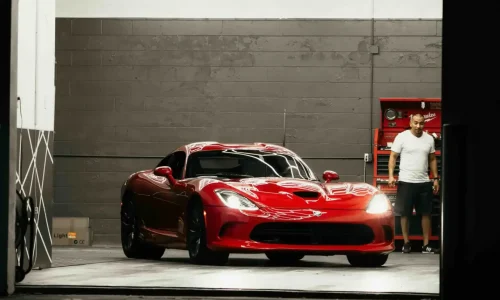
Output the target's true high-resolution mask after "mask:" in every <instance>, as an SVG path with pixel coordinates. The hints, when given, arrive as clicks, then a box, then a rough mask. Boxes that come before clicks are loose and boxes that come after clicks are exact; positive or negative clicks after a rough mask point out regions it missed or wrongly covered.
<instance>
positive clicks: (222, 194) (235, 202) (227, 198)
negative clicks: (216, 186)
mask: <svg viewBox="0 0 500 300" xmlns="http://www.w3.org/2000/svg"><path fill="white" fill-rule="evenodd" d="M215 193H216V194H217V196H218V197H219V199H220V200H221V201H222V202H223V203H224V204H225V205H226V206H228V207H231V208H236V209H241V210H258V209H259V208H258V207H257V205H255V204H254V203H253V202H252V201H250V200H248V199H247V198H245V197H243V196H241V195H240V194H238V193H236V192H233V191H226V190H219V191H216V192H215Z"/></svg>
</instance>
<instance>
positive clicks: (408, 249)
mask: <svg viewBox="0 0 500 300" xmlns="http://www.w3.org/2000/svg"><path fill="white" fill-rule="evenodd" d="M402 252H403V253H410V252H411V244H410V243H405V244H404V245H403V251H402Z"/></svg>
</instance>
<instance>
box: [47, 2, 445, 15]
mask: <svg viewBox="0 0 500 300" xmlns="http://www.w3.org/2000/svg"><path fill="white" fill-rule="evenodd" d="M56 1H57V5H56V7H57V13H56V16H57V17H58V18H224V19H234V18H242V19H249V18H251V19H276V18H294V19H296V18H301V19H304V18H305V19H308V18H310V19H369V18H372V17H373V18H376V19H388V18H391V19H441V18H442V6H443V1H442V0H309V1H302V0H211V1H207V0H142V1H140V0H85V1H82V0H56Z"/></svg>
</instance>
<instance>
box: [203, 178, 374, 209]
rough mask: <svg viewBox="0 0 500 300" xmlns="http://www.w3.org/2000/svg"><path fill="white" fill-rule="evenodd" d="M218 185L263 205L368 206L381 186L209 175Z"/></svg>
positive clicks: (293, 206) (343, 207) (325, 207)
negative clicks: (220, 178) (220, 177)
mask: <svg viewBox="0 0 500 300" xmlns="http://www.w3.org/2000/svg"><path fill="white" fill-rule="evenodd" d="M207 183H210V184H216V185H215V186H212V187H213V188H216V189H220V188H222V189H228V190H233V191H236V192H238V193H239V194H241V195H242V196H245V197H246V198H248V199H250V200H251V201H253V202H254V203H255V204H257V205H258V206H260V207H273V208H297V209H299V208H308V209H365V208H366V207H367V205H368V202H369V201H370V200H371V199H372V197H373V195H375V194H376V193H378V192H379V190H378V189H376V188H375V187H373V186H372V185H369V184H367V183H363V182H336V183H322V182H314V181H309V180H303V179H294V178H245V179H230V180H219V179H210V180H209V182H207Z"/></svg>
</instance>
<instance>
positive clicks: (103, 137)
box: [54, 16, 441, 245]
mask: <svg viewBox="0 0 500 300" xmlns="http://www.w3.org/2000/svg"><path fill="white" fill-rule="evenodd" d="M440 28H441V20H439V19H430V20H384V19H377V20H375V21H374V22H373V21H372V20H369V19H364V20H363V19H361V20H359V19H358V20H348V19H305V20H299V19H286V20H279V19H266V20H262V19H250V20H237V19H212V20H200V19H194V20H182V19H181V20H179V19H175V20H173V19H158V18H156V19H146V18H106V17H85V18H72V17H67V16H66V17H60V18H58V19H57V21H56V60H57V64H56V86H57V95H56V113H55V131H56V135H55V145H54V152H55V153H54V155H55V171H56V174H55V179H54V183H55V188H54V192H55V199H54V202H55V203H54V215H55V216H85V217H90V218H91V220H92V226H93V229H94V231H95V244H96V245H99V244H109V243H118V241H119V219H118V218H119V189H120V185H121V183H122V182H123V181H124V180H125V179H126V178H127V176H128V175H129V174H130V173H131V172H134V171H137V170H140V169H145V168H151V167H153V166H154V165H156V164H157V162H158V161H159V160H160V159H161V157H162V156H164V155H166V154H167V153H168V152H169V151H171V150H173V149H174V148H175V147H177V146H179V145H180V144H183V143H189V142H193V141H199V140H219V141H223V142H254V141H262V142H273V143H281V142H282V140H283V111H284V109H286V111H287V116H286V126H287V138H286V140H287V144H286V145H287V146H288V147H289V148H291V149H293V150H295V151H296V152H297V153H298V154H299V155H301V156H303V157H305V158H306V161H307V162H308V163H309V164H310V165H311V166H312V168H313V169H314V170H315V172H317V173H318V174H321V173H322V172H323V171H324V170H325V169H332V170H335V171H337V172H339V174H340V176H341V180H343V181H347V180H357V181H362V180H364V176H363V175H364V173H363V172H364V165H363V154H364V153H371V143H372V138H371V131H372V130H373V128H374V127H376V126H378V122H379V107H378V97H396V96H400V97H440V96H441V91H440V89H441V84H440V80H441V29H440ZM373 46H376V47H373ZM377 48H378V53H375V54H373V53H371V50H374V49H377ZM375 52H377V51H375ZM367 167H368V169H367V175H368V176H367V177H366V180H367V181H368V182H370V181H371V176H370V175H371V173H372V168H371V165H368V166H367Z"/></svg>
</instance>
